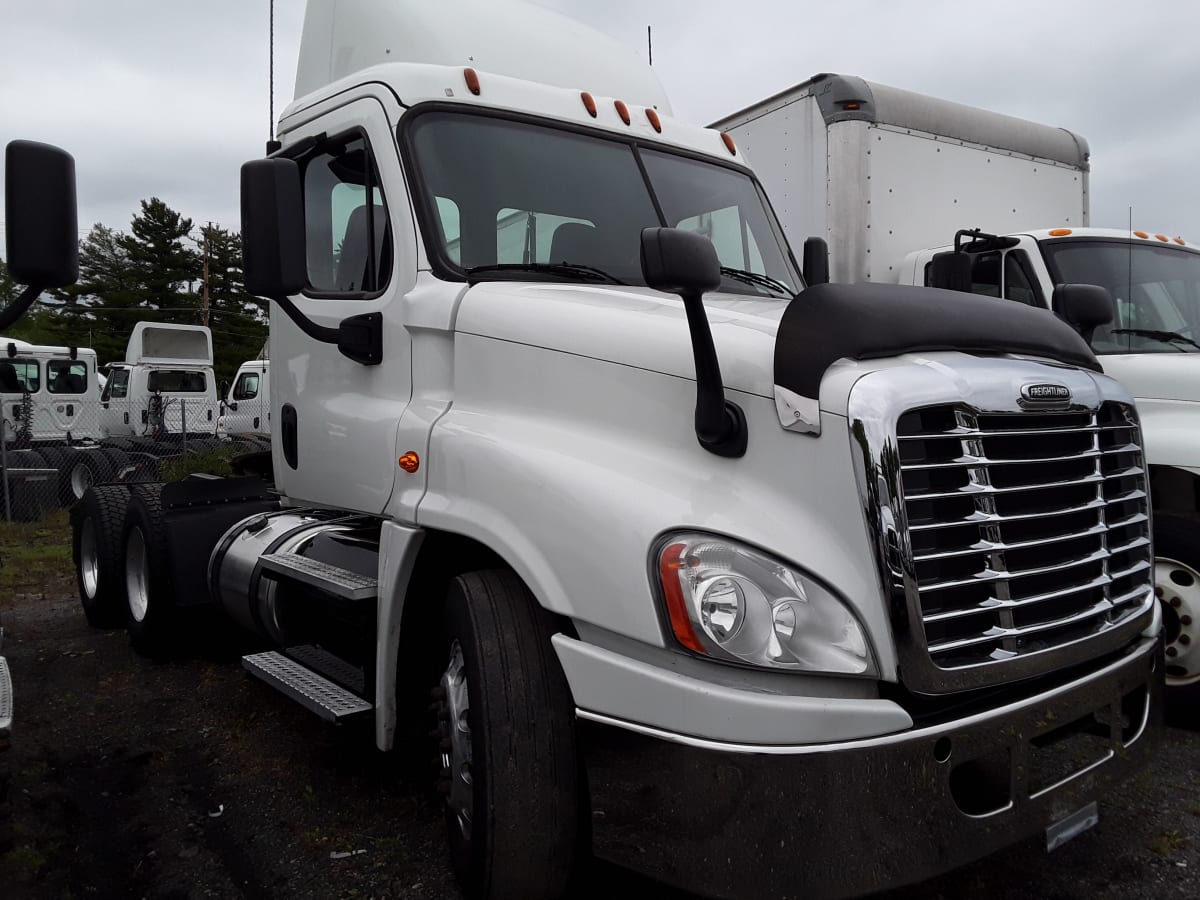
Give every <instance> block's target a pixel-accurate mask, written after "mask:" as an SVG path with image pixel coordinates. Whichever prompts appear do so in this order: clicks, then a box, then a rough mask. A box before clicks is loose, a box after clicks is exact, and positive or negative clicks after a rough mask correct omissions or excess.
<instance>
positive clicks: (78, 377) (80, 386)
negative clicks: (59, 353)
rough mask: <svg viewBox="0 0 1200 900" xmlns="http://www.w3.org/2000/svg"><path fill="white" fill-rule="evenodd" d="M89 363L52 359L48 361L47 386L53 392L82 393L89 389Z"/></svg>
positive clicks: (76, 360)
mask: <svg viewBox="0 0 1200 900" xmlns="http://www.w3.org/2000/svg"><path fill="white" fill-rule="evenodd" d="M87 375H88V372H87V363H85V362H83V361H82V360H78V359H52V360H50V361H49V362H48V363H46V387H47V388H49V390H50V393H52V394H82V393H84V392H85V391H86V390H87V383H88V380H87Z"/></svg>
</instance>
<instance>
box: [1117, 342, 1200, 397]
mask: <svg viewBox="0 0 1200 900" xmlns="http://www.w3.org/2000/svg"><path fill="white" fill-rule="evenodd" d="M1100 362H1101V363H1102V364H1103V365H1104V371H1105V372H1106V373H1107V374H1109V375H1111V376H1112V377H1113V378H1115V379H1117V381H1119V382H1121V383H1122V384H1123V385H1125V388H1126V390H1128V391H1129V393H1131V394H1133V397H1134V399H1135V400H1190V401H1193V402H1194V401H1197V400H1200V353H1131V354H1113V355H1108V356H1102V357H1100Z"/></svg>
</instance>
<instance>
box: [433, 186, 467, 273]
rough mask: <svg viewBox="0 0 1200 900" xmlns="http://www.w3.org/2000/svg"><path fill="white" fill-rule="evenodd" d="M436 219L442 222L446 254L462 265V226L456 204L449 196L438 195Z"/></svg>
mask: <svg viewBox="0 0 1200 900" xmlns="http://www.w3.org/2000/svg"><path fill="white" fill-rule="evenodd" d="M436 200H437V211H438V219H439V220H440V221H441V224H442V237H443V238H444V239H445V242H446V254H447V255H448V256H449V257H450V261H451V262H452V263H454V264H455V265H456V266H460V265H462V226H461V224H460V221H459V216H458V204H457V203H455V202H454V201H453V200H451V199H450V198H449V197H438V198H436Z"/></svg>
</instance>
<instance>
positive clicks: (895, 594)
mask: <svg viewBox="0 0 1200 900" xmlns="http://www.w3.org/2000/svg"><path fill="white" fill-rule="evenodd" d="M15 147H16V150H15V152H14V149H13V148H12V147H10V149H9V160H8V165H9V170H8V174H9V178H10V180H9V187H8V194H7V197H8V204H9V212H8V216H7V219H8V222H9V224H10V228H9V230H8V234H9V242H10V243H9V265H10V267H11V268H12V270H13V272H14V275H16V276H18V277H22V278H23V281H24V282H25V283H31V284H32V285H33V287H31V288H30V291H34V290H36V289H37V287H38V285H39V283H40V284H46V285H50V284H54V283H57V282H62V281H63V280H65V279H67V278H69V277H70V275H71V268H70V262H71V257H70V254H71V253H72V252H73V247H74V243H73V240H72V241H65V238H62V239H61V240H59V241H58V242H55V241H52V240H49V239H47V240H43V241H40V242H38V243H36V244H31V243H28V242H27V243H18V246H16V247H14V246H13V235H14V234H15V235H33V234H42V235H45V234H46V233H47V232H51V233H53V228H52V225H53V223H54V222H56V221H61V220H63V219H66V218H67V217H68V216H67V213H66V212H64V211H62V210H61V209H59V207H63V206H65V205H66V199H65V197H64V194H65V191H63V190H56V189H54V188H53V185H55V184H60V183H61V182H63V181H64V180H66V179H67V176H68V174H69V170H70V158H69V157H67V156H65V154H63V153H62V152H61V151H55V150H53V149H50V148H46V147H44V146H38V145H30V144H18V145H15ZM14 166H15V168H16V171H17V176H16V178H15V179H14V177H13V170H14ZM56 173H57V174H56ZM34 176H36V177H34ZM21 186H23V188H22V187H21ZM241 188H242V234H243V240H244V242H245V259H246V269H245V272H246V282H247V286H248V288H249V289H250V290H252V291H253V292H255V293H257V294H259V295H261V296H264V297H269V298H270V299H271V301H272V302H271V356H272V363H273V365H272V370H273V376H274V378H273V383H272V385H271V390H270V403H271V423H272V426H271V441H272V452H271V475H272V478H273V480H272V481H270V482H268V481H267V480H265V479H257V478H255V477H253V476H244V477H233V478H227V479H216V478H211V477H193V478H188V479H185V480H183V481H179V482H175V483H172V484H167V485H153V484H144V485H135V486H131V487H129V488H123V487H119V486H101V487H96V488H93V489H92V490H91V491H90V492H89V493H88V494H87V496H85V498H84V500H83V502H82V504H81V507H80V509H79V512H78V514H77V515H76V517H75V520H74V521H75V525H74V527H75V532H76V541H75V543H76V548H77V552H76V559H77V561H78V567H79V575H80V578H79V581H80V587H81V591H82V593H83V597H84V599H85V601H86V602H87V603H89V604H92V605H93V607H95V606H103V607H107V608H109V609H110V610H111V611H113V612H114V613H119V614H121V615H122V616H123V618H124V621H125V626H126V628H127V629H128V631H129V634H130V637H131V639H132V641H133V643H134V646H135V647H136V648H138V649H139V650H141V651H143V652H145V653H148V654H153V655H165V654H170V653H171V651H172V648H173V647H174V646H175V645H176V642H177V641H178V640H179V634H180V630H181V629H182V628H183V627H185V623H186V622H187V621H189V619H190V615H191V614H193V613H195V612H196V611H197V609H196V608H202V607H216V608H217V609H218V610H221V611H224V613H225V614H227V615H228V617H229V619H230V620H231V625H230V627H233V624H234V623H236V624H237V625H240V626H241V627H243V628H246V629H250V630H251V631H253V632H256V633H257V634H259V635H260V636H262V638H264V639H265V640H267V641H269V642H270V643H271V645H273V646H274V648H275V649H274V650H266V651H263V652H261V653H255V654H251V655H249V656H247V657H246V658H245V659H244V661H243V664H244V666H245V667H246V669H247V670H248V671H249V672H250V673H252V674H253V675H255V676H257V677H259V678H261V679H262V680H263V681H265V682H266V683H267V684H269V685H272V686H273V687H275V688H278V689H279V691H280V692H282V693H283V694H284V695H286V696H288V697H290V698H291V699H293V700H296V701H298V702H300V703H302V704H303V705H304V706H306V707H308V708H309V709H311V710H312V711H313V712H315V713H316V714H317V715H319V716H321V717H323V718H325V719H327V720H330V721H335V722H342V721H346V720H350V719H352V718H354V717H365V718H366V719H368V720H369V721H371V722H373V725H374V739H375V742H376V744H377V745H378V747H379V749H380V750H384V751H386V750H392V749H393V748H399V747H406V748H410V749H411V748H424V750H423V752H424V754H425V759H426V760H428V762H429V764H432V766H433V768H434V769H435V771H436V772H437V773H439V774H438V775H437V779H436V780H437V787H438V788H439V789H440V791H441V792H442V795H443V798H444V804H445V814H446V827H447V837H448V842H449V847H450V853H451V858H452V861H453V865H454V869H455V871H456V873H457V875H458V877H459V879H460V881H461V883H462V885H463V887H464V890H465V892H466V894H467V895H468V896H470V897H477V898H513V897H521V898H554V897H564V896H571V895H572V887H571V885H572V884H573V879H574V878H577V877H578V873H579V871H580V869H581V866H582V865H583V864H584V862H585V861H586V859H587V858H588V857H590V856H592V855H594V856H597V857H601V858H605V859H608V860H612V861H615V862H616V863H618V864H621V865H625V866H629V867H631V868H633V869H636V870H639V871H642V872H645V873H648V874H650V875H652V876H654V877H656V878H658V879H660V880H663V881H666V882H669V883H672V884H676V885H679V886H682V887H684V888H686V889H688V890H690V891H693V892H696V893H699V894H701V895H704V896H708V897H722V898H768V897H780V898H782V897H806V898H808V897H840V896H853V895H858V894H862V893H865V892H869V891H872V890H875V889H878V888H882V887H887V886H894V885H900V884H904V883H908V882H912V881H916V880H919V879H922V878H925V877H928V876H930V875H933V874H935V873H938V872H941V871H944V870H946V869H949V868H952V867H954V866H957V865H961V864H963V863H966V862H968V861H970V860H974V859H977V858H980V857H982V856H985V855H987V854H988V853H991V852H993V851H995V850H997V849H999V848H1001V847H1003V846H1006V845H1008V844H1011V843H1013V842H1014V841H1017V840H1020V839H1023V838H1026V837H1028V836H1032V835H1041V836H1042V837H1043V838H1044V839H1045V840H1046V842H1047V845H1048V846H1049V847H1054V846H1057V845H1058V844H1060V843H1061V842H1063V841H1064V840H1067V839H1069V838H1072V837H1074V836H1075V835H1077V834H1079V833H1080V832H1081V831H1084V830H1086V829H1087V827H1088V826H1090V825H1091V824H1094V823H1095V821H1097V817H1098V816H1101V815H1103V804H1104V802H1105V798H1106V797H1107V795H1108V792H1109V791H1110V790H1111V787H1110V786H1111V785H1112V784H1113V783H1114V781H1116V780H1119V779H1122V778H1124V777H1126V776H1128V775H1129V774H1130V773H1131V772H1133V771H1134V770H1136V769H1137V768H1138V767H1139V766H1141V765H1143V764H1144V763H1145V762H1146V760H1147V758H1148V754H1149V752H1150V749H1151V746H1152V741H1153V740H1154V736H1155V732H1156V730H1157V723H1158V720H1159V711H1160V703H1161V681H1162V644H1161V630H1162V626H1161V614H1160V611H1159V605H1158V604H1157V603H1156V602H1155V599H1154V594H1153V584H1152V580H1151V575H1152V573H1151V558H1152V557H1151V553H1152V547H1151V543H1150V518H1149V517H1150V507H1149V501H1148V497H1147V484H1146V474H1145V468H1144V463H1143V459H1142V449H1141V429H1140V426H1139V422H1138V418H1137V413H1136V410H1135V408H1134V405H1133V400H1132V398H1131V397H1130V396H1129V394H1128V393H1126V392H1125V391H1124V389H1122V388H1121V387H1120V385H1119V384H1117V383H1116V382H1115V381H1113V380H1112V379H1110V378H1108V377H1106V376H1104V375H1103V374H1101V372H1100V370H1099V365H1098V363H1097V361H1096V357H1095V355H1094V354H1093V353H1092V351H1091V350H1090V349H1089V348H1088V346H1087V344H1086V343H1085V342H1084V341H1083V340H1082V338H1081V337H1080V336H1079V335H1078V334H1077V333H1076V331H1075V330H1073V329H1072V328H1071V327H1069V326H1068V325H1067V324H1065V323H1064V322H1063V321H1061V320H1060V319H1058V318H1056V317H1055V316H1053V315H1051V314H1050V313H1049V312H1047V311H1045V310H1040V309H1033V308H1027V309H1022V310H1018V311H1017V312H1016V313H1014V312H1013V311H1012V310H1011V309H1010V308H1009V304H1006V303H1003V302H1002V301H999V300H995V299H991V298H984V297H974V298H971V297H963V296H961V295H960V294H957V293H952V292H945V291H940V290H936V289H931V288H926V287H914V286H907V287H900V286H896V285H871V284H866V285H832V284H822V283H819V282H821V281H822V278H821V277H820V272H819V269H820V262H821V260H822V258H823V257H822V253H821V252H820V251H821V246H820V244H821V242H820V241H817V242H814V243H812V244H810V245H809V251H808V252H806V254H805V259H807V260H808V261H809V263H810V265H809V269H810V279H809V280H808V281H806V279H805V278H804V273H803V271H802V267H801V266H798V265H797V264H796V261H795V259H794V258H793V254H792V252H791V250H790V249H789V247H788V243H787V241H786V240H785V238H784V234H783V230H782V228H781V227H780V225H779V222H778V219H777V218H776V215H775V213H774V212H773V211H772V207H771V204H770V202H769V201H768V199H767V194H766V193H765V192H764V191H763V189H762V187H761V185H760V184H759V182H758V180H757V179H756V177H755V174H754V171H753V170H752V169H751V168H750V167H749V166H748V165H747V164H746V161H745V160H744V158H743V155H742V149H741V147H740V146H739V144H738V143H737V142H736V141H735V140H733V139H732V138H731V137H730V136H729V135H726V134H722V133H720V132H718V131H715V130H710V129H705V128H700V127H695V126H692V125H690V124H688V123H686V122H684V121H682V120H680V119H678V118H676V117H675V116H673V115H672V113H671V107H670V104H669V102H668V100H667V98H666V96H665V95H664V93H663V91H662V88H661V86H660V84H659V82H658V80H657V77H656V76H655V75H654V73H653V72H652V71H651V70H650V69H649V68H647V67H646V66H645V65H644V64H642V63H640V62H639V61H638V60H637V59H636V57H634V56H633V55H631V54H630V53H629V52H628V51H627V50H625V49H623V48H622V47H621V46H619V45H617V44H615V43H613V42H612V41H610V40H608V39H606V38H603V37H601V36H599V35H597V34H594V33H592V32H590V31H588V30H586V29H584V28H583V27H582V26H580V25H578V24H577V23H574V22H572V21H570V20H567V19H563V18H561V17H559V16H557V15H554V14H551V13H549V12H547V11H545V10H543V9H540V8H537V7H532V6H524V5H521V4H518V3H515V2H507V3H492V2H489V3H482V2H457V3H447V4H441V5H438V6H437V7H436V9H434V8H430V6H429V5H428V4H421V3H417V2H395V0H392V2H379V0H353V2H351V0H340V2H333V0H311V2H310V3H309V5H308V7H307V13H306V19H305V25H304V31H303V38H302V42H301V50H300V61H299V66H298V73H297V83H296V97H295V100H294V102H293V103H292V104H291V106H289V107H288V109H287V110H286V111H285V112H284V114H283V116H282V118H281V120H280V123H279V131H278V142H277V143H272V144H270V145H268V155H267V157H266V158H263V159H257V160H253V161H251V162H248V163H247V164H246V165H245V166H244V167H243V170H242V184H241ZM56 210H57V212H56ZM40 219H44V220H46V221H45V222H42V228H41V230H40V231H39V230H38V229H37V228H35V226H36V225H37V224H38V221H39V220H40ZM14 221H16V222H19V223H20V224H21V227H20V228H14V227H12V226H13V223H14ZM71 227H73V226H71ZM67 230H68V229H67V228H65V227H63V228H61V229H60V231H61V233H62V234H64V235H65V234H66V232H67ZM64 241H65V243H64ZM60 247H61V248H62V249H61V250H59V249H57V248H60ZM14 251H16V252H14ZM809 281H811V282H812V283H811V284H810V283H809ZM27 293H28V292H27ZM1063 299H1064V315H1065V316H1066V317H1067V318H1068V319H1069V320H1070V321H1073V322H1075V323H1077V324H1080V325H1084V326H1086V325H1088V324H1089V323H1090V324H1092V325H1095V324H1097V323H1098V322H1099V321H1105V320H1107V318H1108V317H1109V316H1110V315H1111V310H1107V309H1099V308H1098V307H1097V305H1096V304H1095V303H1094V302H1093V301H1094V297H1093V296H1092V294H1091V293H1090V292H1088V291H1083V292H1078V291H1073V290H1067V291H1065V292H1064V298H1063ZM19 311H20V304H18V305H17V307H16V308H14V309H13V310H10V311H8V312H7V313H0V321H3V318H2V317H3V316H5V315H7V316H11V315H15V314H17V313H19ZM930 323H934V325H933V327H931V326H930ZM269 484H270V485H273V487H274V489H273V490H272V489H271V488H270V487H268V485H269ZM401 757H402V758H411V756H410V755H405V754H401ZM400 764H402V763H401V760H399V759H398V760H397V765H400ZM647 848H652V850H651V852H646V849H647Z"/></svg>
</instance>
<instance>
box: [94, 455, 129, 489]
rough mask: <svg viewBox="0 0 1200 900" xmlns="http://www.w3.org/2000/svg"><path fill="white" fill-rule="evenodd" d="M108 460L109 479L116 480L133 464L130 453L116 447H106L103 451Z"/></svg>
mask: <svg viewBox="0 0 1200 900" xmlns="http://www.w3.org/2000/svg"><path fill="white" fill-rule="evenodd" d="M100 452H101V453H103V454H104V457H105V459H106V460H107V462H108V479H107V480H108V481H116V480H117V479H118V478H119V477H120V475H121V473H122V472H123V471H124V470H125V469H127V468H129V466H130V465H131V463H130V460H129V454H128V453H126V452H125V451H124V450H120V449H118V448H116V447H105V448H103V449H102V450H101V451H100Z"/></svg>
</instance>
